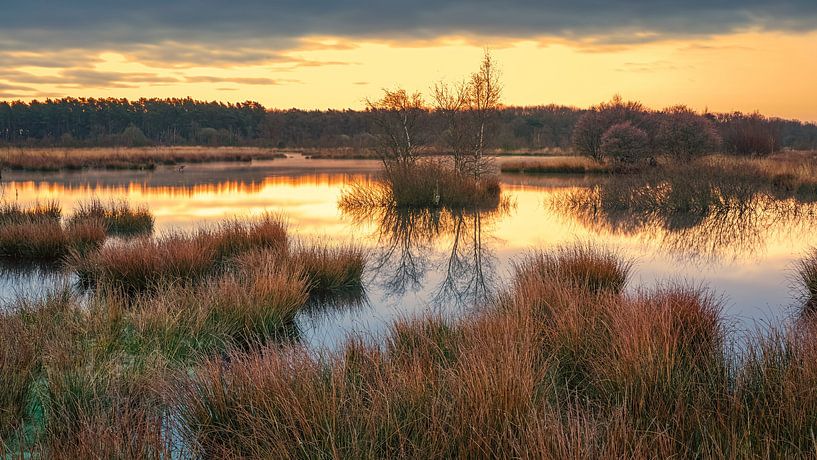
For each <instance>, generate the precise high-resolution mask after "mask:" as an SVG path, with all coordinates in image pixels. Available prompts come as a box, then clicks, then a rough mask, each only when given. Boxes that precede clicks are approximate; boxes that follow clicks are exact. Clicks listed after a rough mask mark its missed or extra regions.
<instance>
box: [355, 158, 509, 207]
mask: <svg viewBox="0 0 817 460" xmlns="http://www.w3.org/2000/svg"><path fill="white" fill-rule="evenodd" d="M500 192H501V190H500V185H499V179H498V178H497V177H496V176H493V175H485V176H484V177H481V178H479V179H477V178H474V177H473V176H471V175H468V174H464V173H459V172H457V171H455V170H454V169H452V168H451V167H450V166H449V165H448V164H446V163H445V162H442V161H432V160H426V161H422V162H418V163H416V164H413V165H408V166H406V165H400V164H394V165H390V167H389V168H388V169H387V170H386V171H384V173H383V176H382V177H381V178H380V179H379V180H377V181H375V182H374V183H370V184H359V185H356V186H355V187H353V188H352V189H350V190H349V191H348V192H347V193H345V194H344V195H343V196H342V197H341V199H340V203H339V205H340V207H341V209H344V210H347V211H350V210H355V209H361V208H375V207H396V208H412V209H417V208H448V209H462V208H467V209H492V208H495V207H497V206H498V205H499V203H500Z"/></svg>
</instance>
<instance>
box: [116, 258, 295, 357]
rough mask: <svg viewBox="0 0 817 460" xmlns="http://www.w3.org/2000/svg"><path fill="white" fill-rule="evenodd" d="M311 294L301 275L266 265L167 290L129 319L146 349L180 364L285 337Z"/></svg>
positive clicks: (138, 307) (140, 306)
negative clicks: (180, 362) (248, 271)
mask: <svg viewBox="0 0 817 460" xmlns="http://www.w3.org/2000/svg"><path fill="white" fill-rule="evenodd" d="M307 293H308V290H307V282H306V279H305V278H304V276H303V275H302V274H301V273H300V272H299V271H297V270H292V269H290V268H289V267H287V266H285V265H279V266H277V267H272V268H271V267H263V268H259V269H255V270H254V271H253V272H252V273H244V274H241V275H228V276H224V277H222V278H218V279H213V280H210V281H208V282H207V283H206V284H204V285H199V286H166V287H165V288H164V289H163V295H159V296H144V297H143V298H141V299H140V300H139V301H137V302H135V304H134V305H133V306H132V308H131V309H132V310H133V311H132V313H130V315H129V318H131V319H130V320H131V321H132V323H133V327H134V331H135V333H136V335H137V337H138V340H139V341H141V342H142V343H143V345H142V346H145V347H147V348H148V349H151V350H154V349H155V350H161V351H162V353H163V354H164V355H165V356H168V357H170V358H171V359H174V360H176V361H179V360H184V359H189V358H190V357H194V356H195V355H196V354H197V353H203V352H211V351H214V350H225V349H228V348H231V347H233V348H241V349H246V348H250V347H256V346H259V345H263V344H265V343H268V342H270V341H272V340H274V339H285V338H287V333H288V328H289V327H290V326H291V325H292V322H293V320H294V317H295V314H296V313H297V312H298V311H299V310H300V309H301V308H303V306H304V305H305V304H306V301H307V295H308V294H307Z"/></svg>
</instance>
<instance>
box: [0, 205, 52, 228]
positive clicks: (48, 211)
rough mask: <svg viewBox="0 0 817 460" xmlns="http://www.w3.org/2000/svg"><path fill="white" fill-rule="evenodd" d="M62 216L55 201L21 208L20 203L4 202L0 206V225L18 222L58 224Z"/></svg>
mask: <svg viewBox="0 0 817 460" xmlns="http://www.w3.org/2000/svg"><path fill="white" fill-rule="evenodd" d="M61 216H62V207H61V206H60V205H59V203H57V202H56V201H49V202H46V203H35V204H33V205H31V206H23V205H21V204H20V203H17V202H14V203H8V202H4V203H2V204H0V225H3V224H7V223H20V222H40V221H46V220H47V221H54V222H59V221H60V217H61Z"/></svg>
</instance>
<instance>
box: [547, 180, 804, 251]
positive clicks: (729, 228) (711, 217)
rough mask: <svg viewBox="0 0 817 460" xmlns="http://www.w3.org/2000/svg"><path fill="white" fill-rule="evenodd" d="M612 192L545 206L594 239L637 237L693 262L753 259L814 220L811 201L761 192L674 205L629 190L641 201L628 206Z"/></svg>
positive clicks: (579, 191) (571, 194) (657, 193)
mask: <svg viewBox="0 0 817 460" xmlns="http://www.w3.org/2000/svg"><path fill="white" fill-rule="evenodd" d="M613 187H615V189H618V188H620V185H615V186H613ZM615 189H614V190H613V191H610V190H608V189H607V185H605V184H601V185H596V186H594V187H591V188H576V189H570V190H566V191H562V192H560V193H555V194H552V195H550V196H549V197H548V206H549V208H550V209H551V210H553V211H555V212H557V213H560V214H562V215H565V216H569V217H571V218H573V219H575V221H577V222H578V223H580V224H581V225H582V226H584V227H585V228H588V229H591V230H592V231H593V232H595V233H597V234H599V235H613V234H617V235H625V236H631V237H638V238H639V239H641V240H642V241H644V242H645V243H654V244H655V245H657V247H659V248H660V249H661V250H662V251H664V252H666V253H669V254H672V255H674V256H675V257H676V258H677V259H679V260H686V261H691V262H697V263H726V262H731V261H735V260H739V259H748V258H752V257H756V256H758V255H759V254H761V253H762V251H763V250H764V249H765V245H766V243H767V242H768V241H769V240H770V239H772V238H777V239H785V238H791V237H793V236H795V235H798V234H800V233H803V232H808V230H809V229H810V228H812V227H813V225H814V224H815V222H816V219H817V206H815V204H814V203H804V202H801V201H799V200H796V199H793V198H788V199H777V198H774V197H772V196H770V195H768V194H765V193H746V194H743V195H740V196H724V195H722V194H720V195H713V196H712V199H713V201H712V202H700V201H699V202H697V203H696V205H695V206H682V207H674V206H666V205H665V203H663V202H662V196H661V195H662V194H663V193H665V192H663V191H662V190H661V189H655V188H653V189H652V190H630V191H629V192H628V193H629V194H630V197H632V196H635V197H636V199H639V200H643V201H641V203H642V205H640V206H628V205H626V204H625V203H622V200H621V197H620V196H618V195H617V194H618V193H620V191H618V190H615ZM630 199H632V198H630Z"/></svg>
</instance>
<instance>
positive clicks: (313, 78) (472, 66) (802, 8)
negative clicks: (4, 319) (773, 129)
mask: <svg viewBox="0 0 817 460" xmlns="http://www.w3.org/2000/svg"><path fill="white" fill-rule="evenodd" d="M3 3H9V4H6V5H2V6H0V100H15V99H21V100H30V99H33V98H39V99H44V98H49V97H52V98H53V97H63V96H74V97H127V98H139V97H186V96H190V97H193V98H196V99H204V100H220V101H245V100H255V101H258V102H261V103H262V104H264V105H265V106H266V107H268V108H280V109H286V108H292V107H295V108H303V109H327V108H333V109H344V108H353V109H359V108H362V107H363V104H364V102H363V101H364V100H365V99H366V98H376V97H377V96H378V94H380V91H381V90H382V89H383V88H395V87H397V86H400V87H404V88H407V89H409V90H416V91H421V92H428V91H429V89H430V88H431V87H432V86H433V84H434V83H435V82H437V81H441V80H444V81H450V82H456V81H459V80H462V79H464V78H465V77H467V75H468V74H469V73H470V72H472V71H473V70H476V68H477V67H478V65H479V61H480V58H481V55H482V53H483V51H484V49H486V48H488V49H490V50H491V52H492V54H493V55H494V58H495V60H496V61H497V63H498V64H499V66H500V69H501V76H502V82H503V94H502V96H503V102H504V103H505V104H507V105H540V104H551V103H553V104H564V105H572V106H578V107H587V106H590V105H593V104H596V103H598V102H601V101H604V100H609V99H610V98H611V97H612V96H613V95H614V94H620V95H622V96H623V97H624V98H625V99H633V100H640V101H642V102H643V103H644V104H645V105H647V106H649V107H653V108H656V109H660V108H663V107H667V106H670V105H675V104H687V105H689V106H691V107H692V108H694V109H696V110H705V109H708V110H710V111H716V112H727V111H735V110H739V111H744V112H751V111H755V110H758V111H760V112H762V113H764V114H767V115H771V116H780V117H786V118H798V119H802V120H807V121H815V122H817V1H816V0H778V1H769V2H761V1H756V0H707V1H703V0H674V1H673V0H653V1H649V0H627V1H617V2H603V1H600V0H572V1H569V2H563V1H560V2H557V1H549V0H540V1H533V0H506V1H488V0H476V1H465V0H434V1H431V0H415V1H412V2H395V1H391V0H380V1H372V0H368V1H367V0H345V1H343V2H337V1H329V0H300V1H294V0H292V1H290V0H286V1H263V0H232V1H229V2H225V1H223V0H179V1H170V0H141V1H139V2H127V3H125V2H121V1H119V0H73V1H71V2H62V1H56V0H50V1H46V0H26V1H25V2H10V1H9V2H3Z"/></svg>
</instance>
